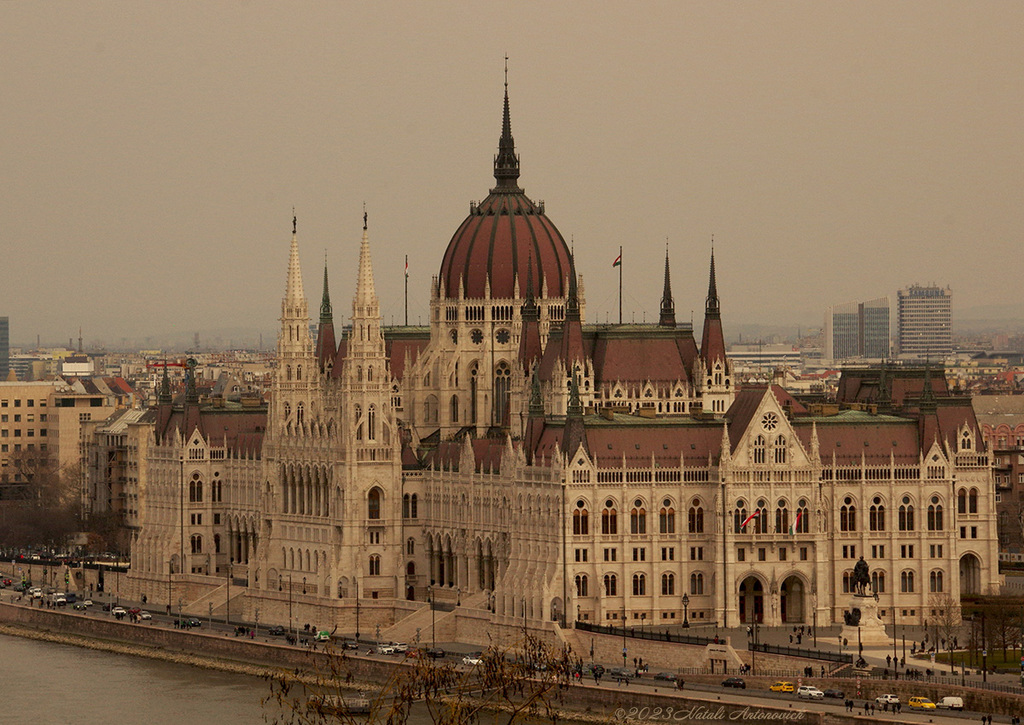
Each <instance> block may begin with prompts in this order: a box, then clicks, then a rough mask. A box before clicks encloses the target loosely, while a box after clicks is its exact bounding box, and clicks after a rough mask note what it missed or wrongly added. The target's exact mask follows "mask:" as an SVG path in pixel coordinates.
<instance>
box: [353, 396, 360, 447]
mask: <svg viewBox="0 0 1024 725" xmlns="http://www.w3.org/2000/svg"><path fill="white" fill-rule="evenodd" d="M352 414H353V416H354V417H355V422H356V440H357V441H361V440H362V439H363V420H362V418H363V409H362V407H361V406H359V405H354V406H352Z"/></svg>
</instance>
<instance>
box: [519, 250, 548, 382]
mask: <svg viewBox="0 0 1024 725" xmlns="http://www.w3.org/2000/svg"><path fill="white" fill-rule="evenodd" d="M526 269H527V272H526V301H525V302H523V307H522V313H521V314H522V320H523V328H522V331H521V333H520V335H519V363H520V364H521V365H522V366H523V372H524V373H526V374H527V375H529V374H530V370H532V369H533V366H534V363H536V362H537V361H538V360H540V356H541V354H542V353H543V350H542V349H541V343H540V307H539V306H538V305H537V299H536V297H535V296H534V291H533V257H532V256H531V257H530V259H529V260H528V262H527V266H526Z"/></svg>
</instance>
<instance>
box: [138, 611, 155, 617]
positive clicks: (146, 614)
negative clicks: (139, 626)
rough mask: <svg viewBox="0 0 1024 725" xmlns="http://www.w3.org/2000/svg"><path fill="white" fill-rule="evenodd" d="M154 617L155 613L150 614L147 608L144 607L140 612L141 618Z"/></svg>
mask: <svg viewBox="0 0 1024 725" xmlns="http://www.w3.org/2000/svg"><path fill="white" fill-rule="evenodd" d="M152 618H153V615H152V614H150V613H149V612H147V611H146V610H145V609H143V610H142V611H141V612H139V619H152Z"/></svg>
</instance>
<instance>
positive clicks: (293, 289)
mask: <svg viewBox="0 0 1024 725" xmlns="http://www.w3.org/2000/svg"><path fill="white" fill-rule="evenodd" d="M297 228H298V217H296V216H295V214H294V212H293V214H292V245H291V249H290V251H289V253H288V282H287V284H286V285H285V292H284V300H283V301H282V305H283V307H284V309H283V310H282V312H283V314H284V316H285V317H291V316H293V315H299V316H301V315H303V314H305V312H304V309H303V308H305V305H306V292H305V290H304V289H303V287H302V265H301V264H300V262H299V239H298V234H297V232H296V230H297ZM289 310H290V311H291V312H292V315H289V314H288V311H289Z"/></svg>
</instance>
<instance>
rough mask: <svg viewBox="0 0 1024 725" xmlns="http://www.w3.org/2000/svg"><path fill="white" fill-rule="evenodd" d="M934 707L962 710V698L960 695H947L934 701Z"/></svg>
mask: <svg viewBox="0 0 1024 725" xmlns="http://www.w3.org/2000/svg"><path fill="white" fill-rule="evenodd" d="M935 707H937V708H941V709H943V710H963V709H964V699H963V698H962V697H955V696H952V695H951V696H947V697H943V698H942V699H941V700H939V701H938V702H936V703H935Z"/></svg>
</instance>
